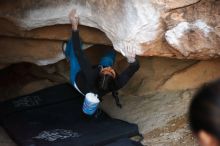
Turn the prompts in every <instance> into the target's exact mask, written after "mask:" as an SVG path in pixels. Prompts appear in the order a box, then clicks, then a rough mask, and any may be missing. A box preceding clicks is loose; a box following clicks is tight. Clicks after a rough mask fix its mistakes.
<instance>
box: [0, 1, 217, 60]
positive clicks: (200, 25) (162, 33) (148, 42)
mask: <svg viewBox="0 0 220 146" xmlns="http://www.w3.org/2000/svg"><path fill="white" fill-rule="evenodd" d="M219 5H220V3H219V2H218V1H213V0H201V1H199V0H184V1H174V0H168V1H164V0H158V1H153V0H138V1H137V0H126V1H121V0H109V1H106V0H104V1H100V0H92V1H90V0H80V1H77V0H70V1H66V0H55V1H47V0H44V1H40V2H37V1H34V0H22V1H21V0H18V1H16V2H13V4H11V1H1V2H0V9H1V11H0V17H1V18H2V19H6V20H7V21H11V22H13V23H14V24H15V25H17V26H19V27H20V28H22V29H24V30H31V29H35V28H41V27H46V26H52V25H59V24H68V23H69V21H68V13H69V12H70V10H71V9H73V8H74V9H76V10H77V12H78V14H79V17H80V24H81V25H84V26H89V27H94V28H97V29H99V30H101V31H102V32H104V33H105V35H106V36H107V37H108V39H109V40H110V41H111V43H112V44H113V46H114V48H115V49H116V50H117V51H119V52H121V51H124V50H125V49H126V48H132V49H134V53H135V54H137V55H141V56H166V57H173V58H181V59H184V58H186V59H208V58H215V57H218V56H219V54H220V53H219V52H220V51H219V49H218V48H219V47H218V46H219V25H218V24H219V21H220V19H219V18H220V17H219V8H220V7H219ZM12 10H13V11H12ZM44 32H46V31H44ZM90 35H91V36H92V35H93V33H92V34H90ZM27 36H28V35H27ZM57 36H58V35H55V36H52V38H54V39H57ZM63 38H65V39H66V38H67V37H66V35H65V37H63ZM90 39H92V38H90ZM108 39H104V42H105V41H106V42H107V43H106V42H105V44H109V43H110V42H109V41H108ZM99 41H101V42H100V43H104V42H102V41H103V39H101V40H98V42H99Z"/></svg>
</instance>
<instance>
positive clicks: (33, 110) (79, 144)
mask: <svg viewBox="0 0 220 146" xmlns="http://www.w3.org/2000/svg"><path fill="white" fill-rule="evenodd" d="M83 99H84V97H82V96H81V95H80V94H78V92H77V91H75V89H74V88H73V87H72V86H71V85H70V84H61V85H57V86H54V87H49V88H46V89H43V90H40V91H37V92H34V93H32V94H29V95H25V96H21V97H17V98H15V99H12V100H8V101H5V102H2V103H0V122H1V125H2V126H3V127H4V129H5V130H6V131H7V132H8V134H9V136H10V137H11V138H12V139H13V140H14V141H15V142H16V143H17V144H18V145H19V146H96V145H97V146H99V145H100V146H101V145H106V144H109V143H112V142H114V141H117V140H118V139H120V138H128V137H131V136H135V135H139V132H138V127H137V125H135V124H131V123H127V122H124V121H121V120H117V119H113V118H111V117H109V116H108V115H107V114H106V113H104V112H103V111H101V110H99V112H97V113H96V115H95V116H93V117H87V116H85V115H84V114H83V113H82V110H81V107H82V103H83ZM119 110H120V109H119Z"/></svg>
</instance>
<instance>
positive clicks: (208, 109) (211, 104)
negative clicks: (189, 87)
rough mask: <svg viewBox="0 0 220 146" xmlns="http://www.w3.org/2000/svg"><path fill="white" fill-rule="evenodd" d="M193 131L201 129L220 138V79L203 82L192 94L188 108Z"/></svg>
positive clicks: (196, 131)
mask: <svg viewBox="0 0 220 146" xmlns="http://www.w3.org/2000/svg"><path fill="white" fill-rule="evenodd" d="M189 124H190V128H191V130H192V131H193V132H195V133H198V132H199V131H201V130H204V131H206V132H208V133H209V134H211V135H213V136H215V137H216V138H217V139H220V80H217V81H215V82H211V83H209V84H205V85H204V86H203V87H202V88H201V89H200V90H199V91H198V92H197V93H196V95H195V96H194V98H193V99H192V101H191V105H190V108H189Z"/></svg>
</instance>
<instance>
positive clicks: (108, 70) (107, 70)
mask: <svg viewBox="0 0 220 146" xmlns="http://www.w3.org/2000/svg"><path fill="white" fill-rule="evenodd" d="M115 77H116V73H115V71H114V69H113V68H112V67H104V68H102V69H101V70H100V73H99V78H98V87H99V89H100V90H103V91H108V90H112V89H111V87H112V85H113V83H114V79H115Z"/></svg>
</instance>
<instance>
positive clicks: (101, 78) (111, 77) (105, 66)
mask: <svg viewBox="0 0 220 146" xmlns="http://www.w3.org/2000/svg"><path fill="white" fill-rule="evenodd" d="M69 19H70V22H71V24H72V37H71V39H70V40H69V41H68V42H67V44H66V45H65V44H64V46H63V51H64V54H65V56H66V58H67V59H68V60H69V61H70V80H71V84H72V85H73V86H74V87H75V88H76V90H78V91H79V92H80V93H81V94H82V95H83V96H86V94H87V93H93V94H95V95H97V96H98V99H101V98H102V97H103V96H104V95H105V94H107V93H109V92H112V95H113V97H114V98H115V101H116V104H117V106H119V107H121V104H120V103H119V99H118V95H117V90H119V89H120V88H122V87H123V86H124V85H125V84H126V83H127V82H128V80H129V79H130V78H131V77H132V76H133V75H134V73H135V72H136V71H137V70H138V69H139V62H138V60H137V59H136V58H135V56H134V57H130V58H128V61H129V65H128V67H127V68H126V69H125V70H124V71H123V72H122V73H121V74H119V75H118V74H117V73H116V71H115V70H114V69H113V67H112V66H113V64H114V61H115V56H116V52H115V50H111V51H110V52H108V53H107V54H106V55H105V56H103V57H102V58H101V61H100V63H99V65H97V66H92V65H91V64H90V62H89V60H88V59H87V57H86V55H85V54H84V52H83V50H82V49H81V42H80V38H79V31H78V21H79V18H78V16H77V14H76V11H75V10H72V11H71V12H70V14H69Z"/></svg>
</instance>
